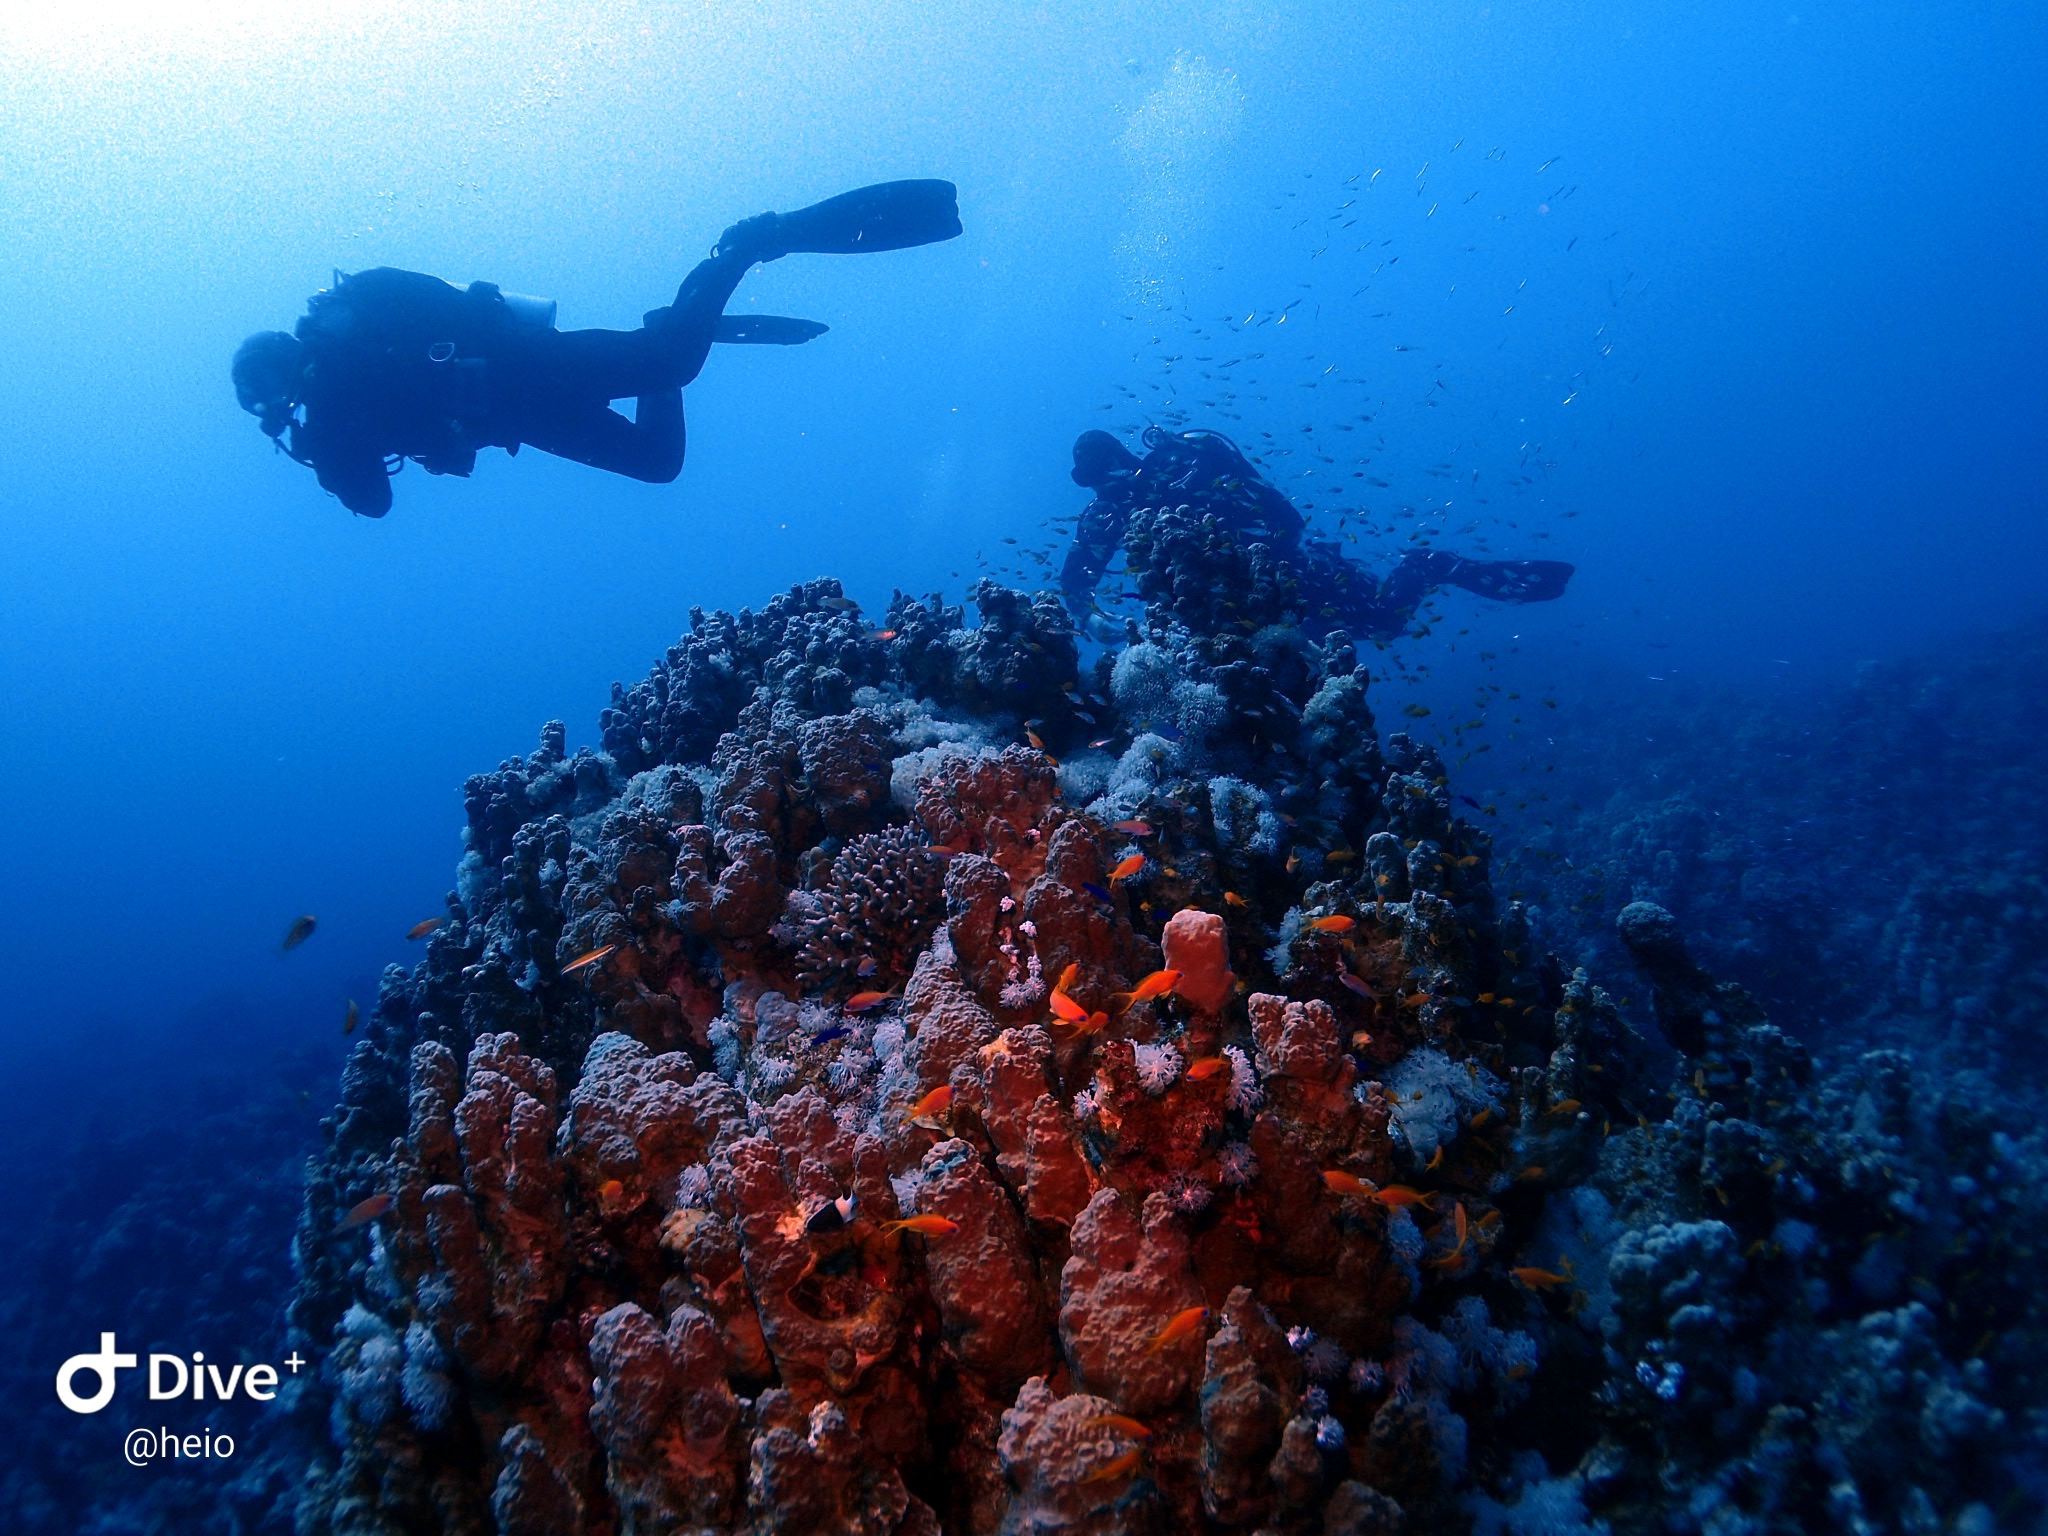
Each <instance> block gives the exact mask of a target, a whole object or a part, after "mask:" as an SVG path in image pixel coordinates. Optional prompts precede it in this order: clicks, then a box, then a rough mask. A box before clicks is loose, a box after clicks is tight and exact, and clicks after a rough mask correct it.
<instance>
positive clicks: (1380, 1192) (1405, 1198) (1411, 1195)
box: [1372, 1184, 1436, 1211]
mask: <svg viewBox="0 0 2048 1536" xmlns="http://www.w3.org/2000/svg"><path fill="white" fill-rule="evenodd" d="M1372 1198H1373V1199H1375V1200H1377V1201H1379V1203H1380V1204H1381V1205H1384V1206H1386V1207H1387V1208H1388V1209H1389V1210H1392V1209H1395V1208H1397V1207H1399V1206H1404V1205H1419V1206H1422V1207H1423V1208H1424V1209H1426V1210H1432V1211H1433V1210H1435V1209H1436V1196H1435V1195H1425V1194H1424V1193H1423V1192H1422V1191H1421V1190H1419V1189H1410V1188H1409V1187H1408V1186H1407V1185H1406V1184H1388V1185H1386V1186H1385V1187H1384V1188H1381V1189H1376V1190H1374V1191H1373V1192H1372Z"/></svg>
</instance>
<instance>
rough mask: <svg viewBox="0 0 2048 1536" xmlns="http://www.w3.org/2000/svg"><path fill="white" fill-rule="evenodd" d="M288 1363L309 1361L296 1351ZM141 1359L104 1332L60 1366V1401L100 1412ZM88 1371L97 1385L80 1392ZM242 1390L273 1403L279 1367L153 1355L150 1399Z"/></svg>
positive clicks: (223, 1396) (202, 1398) (201, 1398)
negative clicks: (90, 1349) (224, 1365)
mask: <svg viewBox="0 0 2048 1536" xmlns="http://www.w3.org/2000/svg"><path fill="white" fill-rule="evenodd" d="M284 1363H285V1367H286V1369H288V1370H289V1371H290V1372H291V1373H292V1374H293V1375H294V1376H296V1375H298V1374H299V1367H300V1366H302V1365H304V1364H306V1361H305V1360H304V1359H302V1358H301V1357H300V1356H299V1353H298V1351H296V1350H294V1351H293V1352H292V1354H291V1355H290V1357H289V1358H287V1359H286V1360H285V1362H284ZM136 1364H137V1360H136V1357H135V1356H134V1355H124V1354H122V1353H121V1351H120V1349H119V1347H118V1346H117V1345H116V1344H115V1342H114V1335H113V1334H111V1333H103V1334H101V1335H100V1347H99V1349H98V1350H97V1351H96V1352H94V1353H91V1354H83V1355H73V1356H72V1357H71V1358H70V1359H69V1360H66V1361H65V1362H64V1363H63V1364H62V1365H60V1366H58V1367H57V1401H58V1402H60V1403H62V1404H63V1405H64V1406H65V1407H66V1408H69V1409H70V1410H71V1411H72V1412H73V1413H98V1412H99V1411H100V1410H101V1409H102V1408H104V1407H106V1406H107V1404H109V1403H111V1402H112V1401H113V1400H114V1388H115V1386H116V1384H117V1382H118V1381H119V1373H120V1372H122V1371H132V1370H134V1369H135V1368H136ZM87 1372H91V1373H92V1375H93V1377H94V1379H95V1381H96V1382H97V1385H96V1386H95V1387H94V1388H93V1390H92V1391H90V1392H81V1391H79V1390H78V1378H79V1377H80V1376H82V1375H84V1374H86V1373H87ZM173 1372H175V1373H176V1377H175V1379H172V1373H173ZM188 1388H189V1390H188ZM209 1389H210V1391H209ZM238 1392H239V1393H240V1394H241V1395H243V1396H244V1397H247V1398H249V1399H251V1400H252V1401H254V1402H259V1403H267V1402H269V1401H270V1400H271V1399H272V1398H274V1397H276V1396H277V1367H276V1366H274V1365H250V1366H242V1365H232V1366H229V1367H228V1370H227V1374H226V1375H222V1374H221V1368H220V1367H219V1366H217V1365H208V1364H207V1363H206V1356H205V1354H204V1353H203V1352H202V1351H199V1350H194V1351H193V1352H192V1363H191V1365H190V1366H187V1365H186V1364H185V1361H184V1359H183V1358H182V1357H180V1356H178V1355H151V1356H150V1357H149V1398H150V1401H151V1402H155V1403H161V1402H168V1401H170V1400H171V1399H173V1398H188V1399H190V1400H191V1401H192V1402H195V1403H200V1402H206V1401H208V1400H209V1397H210V1399H211V1401H213V1402H217V1403H224V1402H227V1401H228V1400H229V1399H231V1398H233V1397H234V1396H235V1395H236V1393H238Z"/></svg>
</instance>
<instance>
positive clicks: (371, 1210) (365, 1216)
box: [334, 1195, 398, 1232]
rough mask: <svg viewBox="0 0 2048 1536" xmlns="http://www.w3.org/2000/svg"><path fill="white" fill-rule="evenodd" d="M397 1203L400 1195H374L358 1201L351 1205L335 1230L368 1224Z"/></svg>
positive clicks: (350, 1228) (342, 1230)
mask: <svg viewBox="0 0 2048 1536" xmlns="http://www.w3.org/2000/svg"><path fill="white" fill-rule="evenodd" d="M396 1204H398V1196H396V1195H372V1196H370V1198H369V1199H367V1200H360V1201H357V1202H356V1204H354V1205H352V1206H350V1207H349V1212H348V1214H347V1215H346V1216H344V1217H342V1218H341V1224H340V1225H339V1226H337V1227H336V1228H335V1229H334V1230H335V1231H337V1232H348V1231H352V1230H353V1229H354V1228H356V1227H363V1226H368V1225H369V1224H370V1223H371V1222H373V1221H375V1220H376V1219H377V1218H378V1217H379V1216H382V1215H383V1214H384V1213H385V1212H386V1211H388V1210H390V1209H391V1207H392V1206H394V1205H396Z"/></svg>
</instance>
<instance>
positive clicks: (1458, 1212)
mask: <svg viewBox="0 0 2048 1536" xmlns="http://www.w3.org/2000/svg"><path fill="white" fill-rule="evenodd" d="M1451 1232H1452V1235H1453V1236H1455V1237H1456V1238H1457V1242H1456V1243H1455V1244H1454V1245H1453V1246H1452V1248H1451V1251H1450V1252H1449V1253H1444V1254H1439V1255H1438V1256H1437V1257H1436V1258H1433V1259H1431V1260H1430V1261H1429V1262H1430V1263H1431V1264H1432V1265H1434V1266H1436V1267H1438V1268H1443V1269H1448V1268H1449V1267H1450V1266H1451V1265H1453V1264H1455V1263H1457V1262H1458V1260H1459V1259H1461V1258H1463V1257H1464V1254H1465V1240H1466V1239H1467V1238H1469V1237H1470V1236H1471V1235H1472V1227H1471V1223H1470V1221H1469V1219H1468V1218H1467V1217H1466V1215H1465V1205H1464V1202H1463V1201H1460V1202H1459V1203H1458V1204H1456V1205H1454V1206H1452V1207H1451Z"/></svg>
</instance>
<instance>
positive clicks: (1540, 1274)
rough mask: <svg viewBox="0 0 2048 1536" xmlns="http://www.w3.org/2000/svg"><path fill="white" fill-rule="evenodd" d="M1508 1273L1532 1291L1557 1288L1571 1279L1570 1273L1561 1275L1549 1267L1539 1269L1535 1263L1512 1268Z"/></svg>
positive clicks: (1516, 1282)
mask: <svg viewBox="0 0 2048 1536" xmlns="http://www.w3.org/2000/svg"><path fill="white" fill-rule="evenodd" d="M1508 1273H1509V1275H1511V1276H1513V1277H1514V1281H1515V1284H1517V1285H1521V1286H1526V1287H1527V1288H1528V1289H1530V1290H1532V1291H1549V1290H1555V1289H1556V1288H1557V1287H1558V1286H1560V1285H1565V1284H1568V1283H1569V1282H1570V1280H1571V1276H1569V1275H1560V1274H1557V1273H1556V1272H1555V1271H1553V1270H1548V1269H1538V1268H1537V1267H1536V1266H1535V1265H1533V1264H1529V1265H1525V1266H1524V1267H1522V1268H1521V1269H1511V1270H1509V1271H1508Z"/></svg>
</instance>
